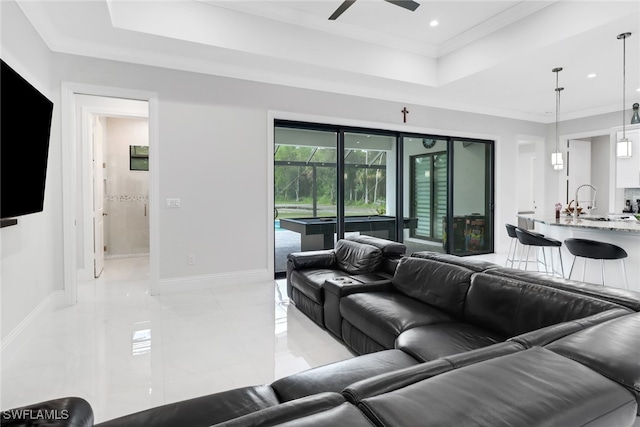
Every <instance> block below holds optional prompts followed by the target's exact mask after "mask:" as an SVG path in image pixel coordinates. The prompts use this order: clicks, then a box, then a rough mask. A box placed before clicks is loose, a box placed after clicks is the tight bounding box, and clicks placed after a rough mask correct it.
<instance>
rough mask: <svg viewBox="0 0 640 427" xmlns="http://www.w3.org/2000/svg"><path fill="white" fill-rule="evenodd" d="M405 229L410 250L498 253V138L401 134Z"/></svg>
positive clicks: (475, 253) (458, 253)
mask: <svg viewBox="0 0 640 427" xmlns="http://www.w3.org/2000/svg"><path fill="white" fill-rule="evenodd" d="M402 151H403V165H404V166H403V172H402V175H403V179H404V182H405V191H404V192H403V195H404V202H403V206H404V209H405V212H409V214H410V216H411V217H415V218H416V219H417V227H416V228H415V229H413V231H411V232H409V233H405V238H404V244H405V245H407V248H408V251H409V252H417V251H435V252H443V253H450V254H456V255H478V254H482V253H490V252H493V233H492V230H493V204H492V200H493V185H492V183H493V141H485V140H472V139H463V138H458V139H456V138H450V137H442V136H428V135H407V136H403V137H402Z"/></svg>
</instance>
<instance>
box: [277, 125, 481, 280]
mask: <svg viewBox="0 0 640 427" xmlns="http://www.w3.org/2000/svg"><path fill="white" fill-rule="evenodd" d="M274 133H275V135H274V199H275V200H274V206H275V210H274V218H275V221H274V229H275V248H274V249H275V271H276V275H278V274H282V273H283V272H285V271H286V257H287V255H288V254H289V253H291V252H298V251H307V250H320V249H327V248H333V246H334V244H335V241H336V239H338V238H342V237H343V236H347V235H349V234H350V233H359V234H367V235H373V236H377V237H382V238H386V239H390V240H396V241H400V242H403V243H404V244H405V245H406V246H407V251H408V253H411V252H415V251H419V250H432V251H438V252H445V253H455V254H459V255H468V254H477V253H489V252H492V251H493V238H492V233H493V231H492V230H493V205H492V200H493V141H484V140H470V139H465V138H457V139H456V138H451V137H442V136H430V135H413V134H403V133H400V132H387V131H381V130H374V129H360V128H349V127H340V126H332V125H319V124H309V123H299V122H288V121H278V120H276V126H275V130H274ZM448 236H451V238H449V237H448Z"/></svg>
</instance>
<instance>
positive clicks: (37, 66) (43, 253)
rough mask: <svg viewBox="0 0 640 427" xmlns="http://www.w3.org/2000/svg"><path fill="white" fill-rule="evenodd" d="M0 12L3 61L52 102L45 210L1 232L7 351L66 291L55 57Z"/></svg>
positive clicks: (15, 17)
mask: <svg viewBox="0 0 640 427" xmlns="http://www.w3.org/2000/svg"><path fill="white" fill-rule="evenodd" d="M0 13H1V15H2V16H1V18H2V25H0V28H1V33H0V42H1V46H2V54H1V56H2V59H3V60H4V61H5V62H6V63H7V64H9V66H11V67H12V68H13V69H14V70H16V71H17V72H18V73H19V74H20V75H22V76H23V77H24V78H26V79H27V80H28V81H29V82H30V83H31V84H32V85H34V86H35V87H36V88H37V89H38V90H39V91H41V92H42V93H43V94H44V95H45V96H47V97H48V98H49V99H50V100H51V101H53V103H54V109H53V122H52V127H51V139H50V143H49V144H50V145H49V160H48V168H47V178H46V185H45V200H44V211H43V212H41V213H35V214H31V215H26V216H23V217H20V218H19V219H18V224H17V225H14V226H11V227H5V228H2V229H1V230H0V248H1V249H0V250H1V258H2V264H1V267H0V271H1V273H0V277H1V284H0V293H1V295H0V301H1V303H0V305H1V308H0V309H1V311H2V313H1V321H0V322H1V327H0V330H1V340H2V344H3V347H4V346H5V345H6V344H7V342H8V341H11V339H12V338H13V337H15V334H16V332H17V331H18V330H19V329H20V328H22V327H23V326H24V324H21V322H23V320H24V319H25V318H26V317H27V316H28V315H29V314H30V313H33V312H34V311H36V310H37V309H39V308H43V302H44V301H45V300H47V298H49V297H51V296H52V295H53V293H54V292H55V291H57V290H62V289H63V278H62V277H63V276H62V272H63V257H62V253H63V247H62V202H61V201H62V185H61V176H62V175H61V174H62V172H61V143H60V109H59V105H60V103H59V101H60V98H59V89H58V85H57V84H56V82H55V81H54V80H52V79H51V69H52V64H53V55H52V54H51V52H50V51H49V49H48V48H47V47H46V46H45V44H44V43H43V42H42V40H41V39H40V37H39V36H38V35H37V33H36V32H35V30H34V29H33V27H32V26H31V24H30V23H29V22H28V21H27V20H26V19H25V17H24V15H23V14H22V12H21V11H20V10H19V8H18V7H17V5H16V4H15V3H13V2H6V1H2V2H0ZM22 142H25V141H22ZM3 143H6V141H3ZM16 143H21V141H19V140H17V141H16Z"/></svg>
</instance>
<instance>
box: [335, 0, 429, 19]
mask: <svg viewBox="0 0 640 427" xmlns="http://www.w3.org/2000/svg"><path fill="white" fill-rule="evenodd" d="M384 1H386V2H388V3H393V4H395V5H396V6H400V7H403V8H405V9H408V10H410V11H412V12H413V11H414V10H416V9H417V8H418V6H420V4H419V3H416V2H415V1H413V0H384ZM355 2H356V0H345V1H343V2H342V4H341V5H340V7H338V8H337V9H336V11H335V12H333V14H332V15H331V16H330V17H329V20H330V21H335V20H336V19H338V17H339V16H340V15H342V14H343V13H344V11H345V10H347V9H349V7H351V5H352V4H354V3H355Z"/></svg>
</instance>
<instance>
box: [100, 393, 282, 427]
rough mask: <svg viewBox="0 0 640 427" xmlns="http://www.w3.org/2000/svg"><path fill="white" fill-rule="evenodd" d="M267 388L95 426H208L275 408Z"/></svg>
mask: <svg viewBox="0 0 640 427" xmlns="http://www.w3.org/2000/svg"><path fill="white" fill-rule="evenodd" d="M279 403H280V402H279V401H278V398H277V397H276V394H275V392H274V391H273V389H272V388H271V387H269V386H268V385H260V386H252V387H242V388H237V389H233V390H227V391H223V392H220V393H215V394H210V395H207V396H202V397H196V398H194V399H188V400H183V401H180V402H175V403H169V404H167V405H163V406H159V407H156V408H151V409H147V410H146V411H141V412H136V413H134V414H130V415H125V416H124V417H120V418H115V419H113V420H110V421H106V422H104V423H101V424H98V426H100V427H131V426H154V427H175V426H209V425H212V424H217V423H221V422H224V421H227V420H231V419H235V418H237V417H240V416H243V415H246V414H250V413H253V412H255V411H260V410H262V409H265V408H270V407H273V406H275V405H278V404H279Z"/></svg>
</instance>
